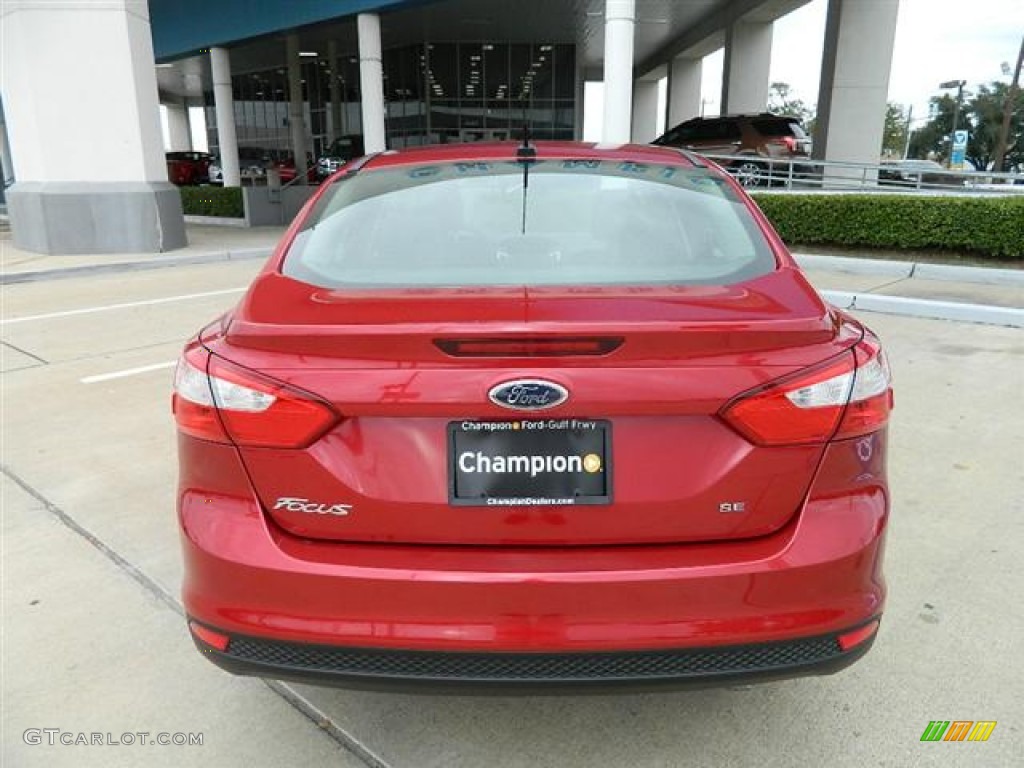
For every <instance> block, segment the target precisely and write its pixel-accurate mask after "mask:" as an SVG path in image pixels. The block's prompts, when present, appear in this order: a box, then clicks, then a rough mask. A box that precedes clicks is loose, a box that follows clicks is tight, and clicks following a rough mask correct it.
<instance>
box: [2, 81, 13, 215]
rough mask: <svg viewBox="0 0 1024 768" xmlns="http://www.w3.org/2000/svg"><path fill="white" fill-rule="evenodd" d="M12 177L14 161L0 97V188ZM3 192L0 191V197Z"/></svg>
mask: <svg viewBox="0 0 1024 768" xmlns="http://www.w3.org/2000/svg"><path fill="white" fill-rule="evenodd" d="M13 179H14V161H13V160H12V159H11V144H10V141H8V139H7V118H5V117H4V100H3V99H2V98H0V189H2V188H3V187H4V186H5V185H6V184H7V183H8V182H10V181H12V180H13ZM2 198H3V193H2V192H0V199H2Z"/></svg>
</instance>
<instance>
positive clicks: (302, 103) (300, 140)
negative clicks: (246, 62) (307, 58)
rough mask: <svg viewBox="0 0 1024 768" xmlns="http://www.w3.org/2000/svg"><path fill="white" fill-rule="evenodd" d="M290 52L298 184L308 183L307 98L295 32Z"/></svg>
mask: <svg viewBox="0 0 1024 768" xmlns="http://www.w3.org/2000/svg"><path fill="white" fill-rule="evenodd" d="M287 49H288V50H287V53H288V129H289V133H290V134H291V139H292V154H293V155H295V178H296V182H295V183H296V184H305V183H306V171H307V170H308V169H309V166H308V165H307V164H306V100H305V98H303V96H302V57H301V56H300V55H299V36H298V35H297V34H295V33H294V32H293V33H291V34H290V35H288V38H287Z"/></svg>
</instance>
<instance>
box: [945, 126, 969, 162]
mask: <svg viewBox="0 0 1024 768" xmlns="http://www.w3.org/2000/svg"><path fill="white" fill-rule="evenodd" d="M966 154H967V131H953V150H952V152H951V153H950V155H949V167H950V168H951V169H952V170H954V171H962V170H963V169H964V156H965V155H966Z"/></svg>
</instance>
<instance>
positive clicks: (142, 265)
mask: <svg viewBox="0 0 1024 768" xmlns="http://www.w3.org/2000/svg"><path fill="white" fill-rule="evenodd" d="M273 250H274V248H273V247H264V248H244V249H239V250H237V251H215V252H214V253H203V254H199V255H198V256H171V257H169V258H154V259H146V260H144V261H116V262H113V263H110V264H87V265H83V266H81V267H62V268H60V269H39V270H36V271H33V272H7V273H4V274H0V285H13V284H15V283H34V282H39V281H42V280H64V279H66V278H71V277H81V276H83V275H101V274H116V273H118V272H143V271H145V270H149V269H163V268H165V267H182V266H188V265H191V264H212V263H214V262H218V261H244V260H246V259H265V258H267V257H268V256H270V254H271V253H272V252H273Z"/></svg>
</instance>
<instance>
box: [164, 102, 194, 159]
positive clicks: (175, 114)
mask: <svg viewBox="0 0 1024 768" xmlns="http://www.w3.org/2000/svg"><path fill="white" fill-rule="evenodd" d="M164 108H165V109H166V110H167V140H168V143H169V144H170V151H171V152H187V151H188V150H190V149H192V129H191V127H190V126H189V122H188V104H187V103H186V102H185V101H184V100H182V101H179V102H165V103H164Z"/></svg>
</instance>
